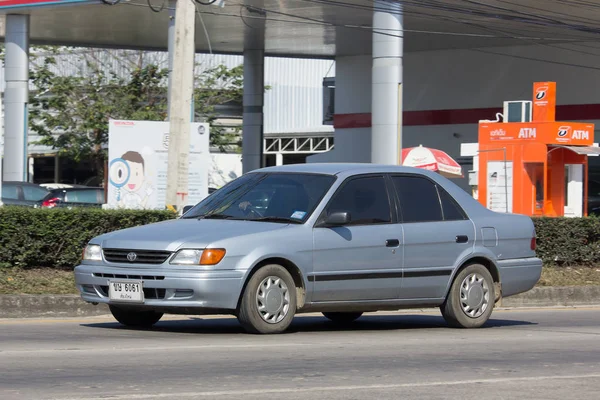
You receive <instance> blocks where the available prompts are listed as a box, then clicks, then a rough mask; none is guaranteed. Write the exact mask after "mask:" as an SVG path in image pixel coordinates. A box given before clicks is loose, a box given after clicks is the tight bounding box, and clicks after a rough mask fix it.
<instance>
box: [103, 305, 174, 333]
mask: <svg viewBox="0 0 600 400" xmlns="http://www.w3.org/2000/svg"><path fill="white" fill-rule="evenodd" d="M108 308H109V309H110V312H111V314H112V315H113V317H115V319H116V320H117V321H119V323H121V324H123V325H125V326H129V327H132V328H150V327H151V326H152V325H154V324H156V323H157V322H158V321H160V319H161V318H162V316H163V313H159V312H156V311H136V310H129V309H125V308H121V307H116V306H113V305H109V306H108Z"/></svg>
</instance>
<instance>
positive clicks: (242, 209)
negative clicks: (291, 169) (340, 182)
mask: <svg viewBox="0 0 600 400" xmlns="http://www.w3.org/2000/svg"><path fill="white" fill-rule="evenodd" d="M334 181H335V177H334V176H331V175H321V174H301V173H250V174H246V175H243V176H242V177H240V178H238V179H235V180H234V181H232V182H230V183H228V184H227V185H225V186H224V187H223V188H221V189H219V190H217V191H216V192H214V193H213V194H211V195H210V196H208V197H207V198H205V199H204V200H202V201H201V202H200V203H198V204H197V205H196V206H195V207H193V208H192V209H191V210H189V211H188V212H187V213H185V214H184V215H183V217H182V218H203V219H204V218H206V219H210V218H214V219H217V218H218V219H243V220H253V221H269V222H291V223H302V222H304V221H305V220H306V219H307V218H308V217H309V216H310V214H311V213H312V212H313V210H314V209H315V207H316V206H317V205H318V204H319V202H320V201H321V199H322V198H323V196H324V195H325V193H327V190H329V188H330V187H331V185H332V184H333V182H334Z"/></svg>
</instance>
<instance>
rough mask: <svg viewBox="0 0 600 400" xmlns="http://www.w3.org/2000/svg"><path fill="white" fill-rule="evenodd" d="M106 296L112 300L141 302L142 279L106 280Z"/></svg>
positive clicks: (142, 295)
mask: <svg viewBox="0 0 600 400" xmlns="http://www.w3.org/2000/svg"><path fill="white" fill-rule="evenodd" d="M108 297H109V299H110V300H113V301H122V302H128V303H143V302H144V290H143V287H142V281H110V282H108Z"/></svg>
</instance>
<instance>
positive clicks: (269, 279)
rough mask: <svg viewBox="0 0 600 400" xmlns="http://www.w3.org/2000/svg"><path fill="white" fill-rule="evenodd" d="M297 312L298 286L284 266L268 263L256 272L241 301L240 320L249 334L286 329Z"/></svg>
mask: <svg viewBox="0 0 600 400" xmlns="http://www.w3.org/2000/svg"><path fill="white" fill-rule="evenodd" d="M295 314H296V285H295V284H294V279H293V278H292V276H291V275H290V273H289V272H288V271H287V270H286V269H285V268H283V267H282V266H280V265H275V264H272V265H265V266H264V267H262V268H260V269H259V270H258V271H256V272H255V273H254V275H252V277H251V278H250V280H249V281H248V284H247V285H246V288H245V289H244V293H243V294H242V298H241V301H240V307H239V312H238V314H237V317H238V320H239V322H240V323H241V324H242V326H243V327H244V329H245V330H246V331H247V332H249V333H256V334H274V333H281V332H284V331H285V330H286V329H287V328H288V327H289V325H290V324H291V323H292V319H294V315H295Z"/></svg>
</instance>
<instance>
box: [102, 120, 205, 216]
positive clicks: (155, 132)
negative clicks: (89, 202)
mask: <svg viewBox="0 0 600 400" xmlns="http://www.w3.org/2000/svg"><path fill="white" fill-rule="evenodd" d="M168 132H169V123H168V122H163V121H158V122H155V121H120V120H111V121H110V128H109V150H108V153H109V154H108V155H109V170H108V178H109V179H108V180H109V182H108V183H109V186H108V204H107V208H126V209H164V208H165V199H166V188H167V161H168V149H169V139H168V138H169V134H168ZM209 163H210V154H209V134H208V126H207V124H202V123H193V124H191V126H190V169H189V178H188V182H189V190H188V198H187V200H186V202H187V203H188V204H190V205H191V204H196V203H198V202H199V201H200V200H202V199H203V198H204V197H206V196H207V195H208V169H209Z"/></svg>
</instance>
